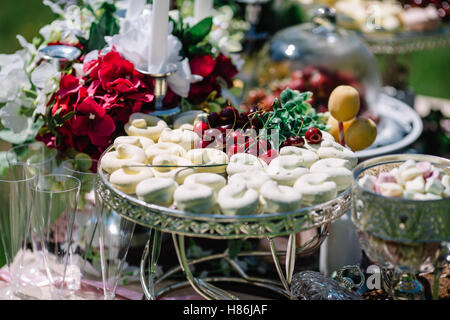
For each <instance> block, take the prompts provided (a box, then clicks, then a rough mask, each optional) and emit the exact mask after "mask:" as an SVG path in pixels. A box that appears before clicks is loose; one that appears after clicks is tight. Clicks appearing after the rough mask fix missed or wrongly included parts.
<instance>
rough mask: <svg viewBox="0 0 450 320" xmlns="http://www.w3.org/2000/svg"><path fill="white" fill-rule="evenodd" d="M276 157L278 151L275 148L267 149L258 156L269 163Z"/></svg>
mask: <svg viewBox="0 0 450 320" xmlns="http://www.w3.org/2000/svg"><path fill="white" fill-rule="evenodd" d="M276 157H278V152H277V151H276V150H275V149H270V150H267V152H266V153H264V154H263V155H262V156H260V157H259V158H260V159H262V160H264V161H265V162H266V163H267V164H270V161H272V160H273V159H275V158H276Z"/></svg>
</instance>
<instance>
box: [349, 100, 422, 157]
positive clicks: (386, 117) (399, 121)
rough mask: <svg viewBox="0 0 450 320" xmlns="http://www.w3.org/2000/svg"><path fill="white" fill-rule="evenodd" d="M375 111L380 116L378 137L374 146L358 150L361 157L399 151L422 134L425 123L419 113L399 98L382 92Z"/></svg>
mask: <svg viewBox="0 0 450 320" xmlns="http://www.w3.org/2000/svg"><path fill="white" fill-rule="evenodd" d="M374 111H375V112H376V113H377V114H378V115H379V116H380V122H379V123H378V124H377V130H378V134H377V138H376V139H375V142H374V143H373V144H372V146H370V147H369V148H367V149H364V150H362V151H357V152H356V156H357V157H358V158H359V159H367V158H372V157H377V156H381V155H384V154H390V153H394V152H399V151H401V150H402V149H404V148H406V147H408V146H409V145H411V144H412V143H414V142H415V141H416V140H417V139H418V138H419V137H420V135H421V134H422V130H423V124H422V119H421V118H420V116H419V114H418V113H417V112H416V111H415V110H414V109H413V108H412V107H410V106H409V105H407V104H406V103H404V102H402V101H400V100H398V99H395V98H392V97H390V96H388V95H386V94H383V93H381V94H380V95H379V98H378V102H377V104H376V107H375V108H374Z"/></svg>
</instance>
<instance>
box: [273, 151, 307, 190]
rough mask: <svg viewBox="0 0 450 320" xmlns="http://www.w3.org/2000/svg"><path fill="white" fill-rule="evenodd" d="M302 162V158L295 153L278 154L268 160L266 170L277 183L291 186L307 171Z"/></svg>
mask: <svg viewBox="0 0 450 320" xmlns="http://www.w3.org/2000/svg"><path fill="white" fill-rule="evenodd" d="M303 164H304V162H303V158H302V157H299V156H297V155H289V156H279V157H277V158H275V159H273V160H272V161H271V162H270V164H269V167H268V168H267V169H266V172H267V174H268V175H269V177H270V178H271V179H272V180H274V181H276V182H277V183H278V184H281V185H285V186H291V187H292V186H293V185H294V183H295V181H297V179H298V178H299V177H301V176H302V175H304V174H307V173H308V172H309V170H308V169H307V168H305V167H303Z"/></svg>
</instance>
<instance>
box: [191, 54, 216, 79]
mask: <svg viewBox="0 0 450 320" xmlns="http://www.w3.org/2000/svg"><path fill="white" fill-rule="evenodd" d="M189 65H190V67H191V72H192V74H198V75H199V76H202V77H203V78H205V77H207V76H209V75H210V74H211V73H212V72H213V70H214V67H215V66H216V60H214V58H213V57H212V56H210V55H204V56H199V55H197V56H194V57H193V58H192V59H191V60H190V61H189Z"/></svg>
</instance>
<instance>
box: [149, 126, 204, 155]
mask: <svg viewBox="0 0 450 320" xmlns="http://www.w3.org/2000/svg"><path fill="white" fill-rule="evenodd" d="M198 140H201V139H200V137H199V136H198V134H196V133H195V132H194V131H192V130H186V129H175V130H171V129H169V128H166V129H164V130H163V131H162V132H161V136H160V137H159V140H158V142H169V143H175V144H178V145H180V146H181V147H183V149H184V150H186V151H189V150H191V149H193V148H194V144H195V142H196V141H198Z"/></svg>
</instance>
